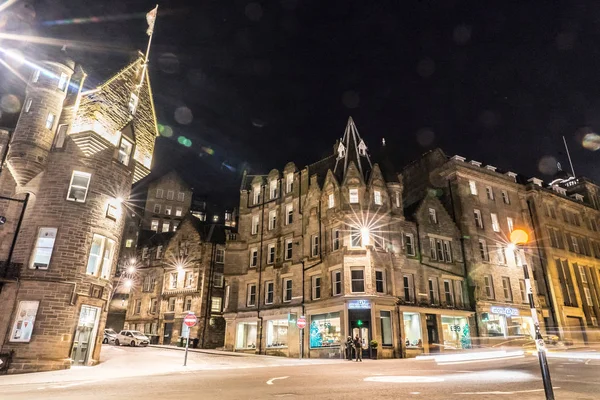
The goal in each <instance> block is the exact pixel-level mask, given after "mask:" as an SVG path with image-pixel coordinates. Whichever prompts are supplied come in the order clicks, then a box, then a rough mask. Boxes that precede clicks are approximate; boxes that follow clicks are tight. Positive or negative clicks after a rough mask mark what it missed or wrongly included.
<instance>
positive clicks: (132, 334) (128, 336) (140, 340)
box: [115, 330, 150, 347]
mask: <svg viewBox="0 0 600 400" xmlns="http://www.w3.org/2000/svg"><path fill="white" fill-rule="evenodd" d="M148 343H150V339H148V337H147V336H146V335H144V334H143V333H142V332H140V331H129V330H123V331H121V332H119V334H118V335H117V339H116V340H115V344H116V345H117V346H120V345H129V346H131V347H135V346H148Z"/></svg>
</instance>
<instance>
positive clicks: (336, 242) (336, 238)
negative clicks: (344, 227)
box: [331, 229, 342, 251]
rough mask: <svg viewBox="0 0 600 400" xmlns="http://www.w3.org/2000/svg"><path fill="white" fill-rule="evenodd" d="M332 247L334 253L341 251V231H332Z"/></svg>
mask: <svg viewBox="0 0 600 400" xmlns="http://www.w3.org/2000/svg"><path fill="white" fill-rule="evenodd" d="M331 240H332V243H331V246H332V248H333V251H336V250H339V249H340V247H341V246H340V243H341V241H342V237H341V235H340V230H339V229H332V230H331Z"/></svg>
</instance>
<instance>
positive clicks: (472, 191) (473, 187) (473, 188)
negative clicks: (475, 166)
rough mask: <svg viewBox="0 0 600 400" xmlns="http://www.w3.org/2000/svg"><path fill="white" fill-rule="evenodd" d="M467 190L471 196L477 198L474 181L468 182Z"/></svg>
mask: <svg viewBox="0 0 600 400" xmlns="http://www.w3.org/2000/svg"><path fill="white" fill-rule="evenodd" d="M469 190H470V192H471V194H472V195H473V196H477V183H476V182H475V181H473V180H470V181H469Z"/></svg>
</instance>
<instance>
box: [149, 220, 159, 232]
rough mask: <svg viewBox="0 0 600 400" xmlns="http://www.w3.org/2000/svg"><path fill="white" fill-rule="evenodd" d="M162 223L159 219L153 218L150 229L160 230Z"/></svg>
mask: <svg viewBox="0 0 600 400" xmlns="http://www.w3.org/2000/svg"><path fill="white" fill-rule="evenodd" d="M159 225H160V221H159V220H157V219H153V220H152V221H150V230H151V231H154V232H158V227H159Z"/></svg>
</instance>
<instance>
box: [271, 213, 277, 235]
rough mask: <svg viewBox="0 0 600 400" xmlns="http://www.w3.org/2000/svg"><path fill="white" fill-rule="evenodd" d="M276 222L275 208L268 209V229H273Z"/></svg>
mask: <svg viewBox="0 0 600 400" xmlns="http://www.w3.org/2000/svg"><path fill="white" fill-rule="evenodd" d="M276 224H277V210H271V211H269V230H270V231H272V230H273V229H275V225H276Z"/></svg>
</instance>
